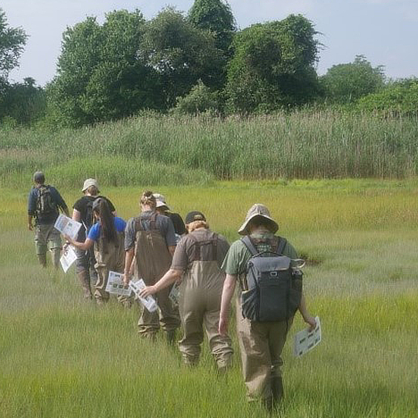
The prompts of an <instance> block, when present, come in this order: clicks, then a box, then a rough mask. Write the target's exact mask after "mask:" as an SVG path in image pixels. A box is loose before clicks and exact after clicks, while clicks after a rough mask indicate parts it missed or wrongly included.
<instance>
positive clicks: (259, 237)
mask: <svg viewBox="0 0 418 418" xmlns="http://www.w3.org/2000/svg"><path fill="white" fill-rule="evenodd" d="M278 228H279V227H278V224H277V223H276V221H274V220H273V219H272V218H271V216H270V212H269V210H268V209H267V207H265V206H264V205H261V204H255V205H253V206H252V207H251V208H250V210H249V211H248V213H247V216H246V218H245V222H244V223H243V225H242V226H241V228H240V229H239V231H238V232H239V233H240V234H241V235H245V236H248V237H249V240H248V241H247V240H246V239H243V240H238V241H235V242H234V243H233V244H232V245H231V248H230V249H229V251H228V254H227V256H226V258H225V260H224V263H223V265H222V268H223V270H224V271H225V272H226V279H225V282H224V286H223V292H222V302H221V311H220V318H219V333H220V334H221V335H225V334H226V332H227V330H228V319H229V315H228V311H229V306H230V303H231V299H232V297H233V294H234V291H235V287H236V284H237V281H239V283H240V291H239V296H240V297H239V298H238V300H237V309H236V318H237V331H238V340H239V346H240V351H241V359H242V371H243V375H244V381H245V385H246V388H247V396H248V399H249V401H254V400H262V402H263V404H264V405H265V406H266V407H267V408H268V409H269V410H272V408H273V407H274V406H277V405H278V404H279V403H280V401H281V399H282V397H283V381H282V374H281V366H282V364H283V361H282V358H281V353H282V349H283V346H284V344H285V341H286V337H287V333H288V331H289V328H290V326H291V324H292V321H293V316H291V317H290V318H288V319H287V320H275V321H269V322H263V321H256V320H250V319H248V318H246V317H244V315H243V304H242V294H244V293H245V291H246V289H248V286H249V283H248V280H247V278H248V275H247V272H248V269H249V268H251V267H250V266H249V265H248V264H247V263H248V262H249V260H250V259H251V258H252V257H253V253H255V254H256V256H272V253H274V254H275V255H276V256H277V255H278V254H281V255H283V256H287V257H288V258H289V259H292V260H295V259H297V253H296V250H295V249H294V248H293V246H292V245H291V244H290V243H289V242H288V241H286V240H285V239H284V238H281V237H278V236H275V235H274V234H275V233H276V232H277V230H278ZM266 261H267V260H266ZM273 273H274V274H272V275H271V277H272V278H274V277H275V275H276V274H277V272H273ZM272 278H270V280H273V279H272ZM292 286H293V284H292ZM298 286H300V289H299V290H300V293H299V299H297V302H296V304H295V305H296V306H295V309H297V308H298V309H299V312H300V313H301V314H302V317H303V319H304V321H305V322H306V323H307V324H309V326H310V327H311V329H313V328H314V327H315V325H316V324H315V319H314V318H313V317H312V316H310V314H309V313H308V310H307V308H306V302H305V298H304V297H303V295H302V293H301V292H302V283H301V278H300V282H299V285H298ZM275 300H276V299H273V304H274V303H275ZM247 302H249V300H248V299H246V303H247ZM293 314H294V311H293V312H292V313H291V315H293Z"/></svg>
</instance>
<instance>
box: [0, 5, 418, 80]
mask: <svg viewBox="0 0 418 418" xmlns="http://www.w3.org/2000/svg"><path fill="white" fill-rule="evenodd" d="M192 4H193V0H172V1H169V0H167V1H166V0H162V1H161V0H146V1H142V0H136V1H133V0H36V1H35V0H1V2H0V8H2V9H3V11H4V12H5V13H6V16H7V20H8V23H9V25H10V26H12V27H22V28H23V29H24V30H25V32H26V33H27V35H29V39H28V42H27V45H26V48H25V52H24V53H23V55H22V57H21V60H20V68H19V69H18V70H14V71H13V72H12V73H11V76H10V79H11V80H12V81H21V80H22V79H23V78H25V77H32V78H34V79H35V80H36V82H37V83H38V84H40V85H45V83H47V82H48V81H50V80H51V79H52V78H53V77H54V75H55V73H56V63H57V58H58V56H59V54H60V50H61V38H62V33H63V31H64V30H65V29H66V27H67V26H73V25H74V24H76V23H78V22H81V21H83V20H84V19H85V18H86V17H87V16H96V17H98V19H99V21H101V22H102V21H103V20H104V15H105V13H107V12H110V11H113V10H118V9H127V10H129V11H133V10H134V9H139V10H140V11H141V12H142V13H143V14H144V16H145V18H146V19H151V18H153V17H154V16H155V15H156V14H157V13H158V12H159V11H160V10H161V9H162V8H163V7H165V6H167V5H173V6H175V7H176V8H177V9H178V10H180V11H184V12H187V10H188V9H189V8H190V6H191V5H192ZM229 4H230V5H231V8H232V12H233V14H234V16H235V19H236V21H237V24H238V26H239V28H241V29H243V28H245V27H247V26H249V25H251V24H253V23H259V22H266V21H269V20H281V19H284V18H285V17H286V16H288V15H289V14H291V13H294V14H297V13H300V14H302V15H304V16H305V17H307V18H308V19H310V20H311V21H312V22H313V23H314V24H315V29H316V30H317V31H318V32H321V35H318V40H319V41H320V42H321V43H322V44H324V49H323V50H322V51H321V53H320V59H319V63H318V73H319V74H324V73H325V72H326V71H327V69H328V68H330V67H331V66H333V65H335V64H342V63H347V62H352V61H353V60H354V58H355V56H356V55H365V56H366V58H367V59H368V60H369V61H370V62H371V63H372V65H373V66H377V65H384V66H385V73H386V75H387V76H388V77H392V78H401V77H410V76H418V52H417V51H418V47H417V41H418V0H230V1H229Z"/></svg>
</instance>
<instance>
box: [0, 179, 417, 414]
mask: <svg viewBox="0 0 418 418" xmlns="http://www.w3.org/2000/svg"><path fill="white" fill-rule="evenodd" d="M12 186H14V185H12ZM141 190H142V188H140V187H138V186H137V187H127V188H121V187H112V188H109V187H106V188H104V189H103V190H102V191H103V193H104V194H105V195H106V196H108V197H109V198H111V200H112V201H113V202H114V203H115V205H116V208H117V210H118V213H119V214H120V216H122V217H123V218H125V219H126V218H128V217H130V216H133V215H134V214H136V213H137V212H138V197H139V194H140V192H141ZM0 191H1V193H0V265H1V269H0V321H1V322H0V416H1V417H2V418H26V417H27V418H76V417H77V418H79V417H92V418H97V417H99V418H114V417H118V418H119V417H122V418H125V417H126V418H131V417H152V418H160V417H161V418H165V417H172V418H184V417H187V418H189V417H190V418H207V417H220V418H230V417H243V418H247V417H254V418H255V417H267V414H266V413H265V412H264V411H263V409H262V408H261V407H260V406H259V405H247V403H246V401H245V390H244V384H243V382H242V376H241V371H240V360H239V352H238V345H237V341H236V336H235V329H234V324H233V323H232V326H231V334H232V336H233V342H234V346H235V349H236V354H235V364H234V367H233V370H232V371H231V373H230V374H229V375H228V376H227V378H226V379H219V378H218V377H217V376H216V373H215V369H214V363H213V360H212V358H211V356H210V354H209V353H208V349H207V344H206V343H205V345H204V350H203V353H202V359H201V360H202V361H201V364H200V365H199V367H197V368H196V369H193V370H190V369H187V368H185V367H184V366H183V365H182V363H181V359H180V355H179V353H178V351H177V350H176V349H170V348H169V347H167V346H166V344H165V341H164V338H163V337H162V336H161V338H160V339H158V340H157V341H156V343H155V344H151V343H149V342H147V341H143V340H141V339H140V338H139V336H138V335H137V332H136V321H137V318H138V315H139V310H138V309H137V308H135V309H132V310H124V309H123V308H122V307H121V306H120V305H119V304H118V303H117V302H116V301H112V302H111V303H110V304H109V305H107V306H105V307H103V309H99V308H98V307H97V306H95V305H94V303H86V302H85V301H84V300H83V299H82V292H81V289H80V287H79V285H78V283H77V281H76V278H75V275H74V271H73V270H72V269H71V271H70V272H69V273H68V274H67V275H64V274H62V272H60V273H59V274H54V273H53V272H52V271H51V270H46V271H45V270H42V269H41V268H40V267H39V266H38V265H37V263H36V256H35V253H34V245H33V234H32V233H30V232H29V231H26V230H25V222H24V211H25V204H26V198H27V196H26V189H22V188H19V187H10V188H7V189H4V188H3V189H1V190H0ZM156 191H157V190H156ZM158 191H159V192H161V193H163V194H165V195H166V197H167V199H168V203H169V204H170V206H172V207H173V209H174V210H176V211H178V212H180V213H181V214H182V215H184V214H185V213H186V212H187V211H189V210H194V209H198V210H202V211H203V212H204V213H205V214H206V216H207V218H208V221H209V223H210V224H211V227H212V228H213V230H215V231H217V232H219V233H223V234H224V235H226V236H227V237H228V239H229V240H230V241H232V240H235V239H237V237H238V235H237V232H236V231H237V229H238V227H239V226H240V224H241V222H242V221H243V219H244V217H245V213H246V211H247V209H248V208H249V206H251V205H252V204H253V203H255V202H262V203H265V204H267V205H268V206H269V208H270V210H271V213H272V216H273V217H274V218H275V219H276V220H277V221H278V222H279V225H280V230H279V234H281V235H283V236H285V237H287V238H288V240H289V241H290V242H292V244H294V245H295V247H296V248H297V249H298V250H299V252H300V253H301V254H302V255H303V256H304V257H306V258H307V259H308V261H309V262H308V266H307V267H306V269H305V276H304V278H305V279H304V280H305V285H304V286H305V293H306V296H307V299H308V304H309V307H310V311H311V313H312V314H317V315H319V316H320V318H321V322H322V326H323V341H322V343H321V344H320V345H319V346H318V347H317V348H315V349H314V350H313V351H312V352H310V353H308V354H307V355H305V356H304V357H301V358H294V357H293V356H292V353H291V344H292V337H293V335H294V333H295V332H296V331H298V330H300V329H302V328H303V327H304V324H303V323H302V321H301V319H300V317H299V316H298V317H297V318H296V320H295V323H294V324H293V326H292V329H291V331H290V334H289V337H288V342H287V344H286V347H285V350H284V353H283V359H284V368H283V372H284V382H285V391H286V398H285V402H284V412H283V414H282V415H283V416H286V417H289V418H317V417H321V418H329V417H338V418H358V417H373V418H405V417H408V418H410V417H411V418H412V417H416V416H417V411H418V397H417V387H418V377H417V373H416V371H417V370H418V357H417V355H416V354H417V348H416V342H417V328H416V325H417V323H418V310H417V309H416V307H417V304H418V273H417V269H416V254H417V252H418V241H417V239H416V236H417V225H418V223H417V213H418V199H417V198H416V196H417V194H418V183H417V180H410V181H376V180H341V181H326V180H320V181H318V180H317V181H302V180H297V181H289V182H285V181H280V182H272V181H268V182H267V181H266V182H258V183H244V182H219V183H215V184H214V185H211V186H205V187H202V186H200V187H197V186H190V185H189V186H184V187H181V188H179V187H177V186H160V187H159V188H158ZM61 192H62V194H63V196H64V197H65V199H66V200H67V202H68V203H69V204H71V203H72V202H73V201H74V200H75V199H76V198H78V197H79V195H80V192H77V191H75V190H74V189H71V190H70V189H63V190H61ZM19 214H21V215H22V216H21V217H20V215H19ZM20 219H21V220H20Z"/></svg>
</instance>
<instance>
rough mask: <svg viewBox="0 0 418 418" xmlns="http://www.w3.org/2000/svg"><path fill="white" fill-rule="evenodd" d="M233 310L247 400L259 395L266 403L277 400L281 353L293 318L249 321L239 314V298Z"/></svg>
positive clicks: (256, 397) (279, 397) (279, 386)
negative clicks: (287, 319)
mask: <svg viewBox="0 0 418 418" xmlns="http://www.w3.org/2000/svg"><path fill="white" fill-rule="evenodd" d="M236 312H237V332H238V340H239V345H240V349H241V360H242V372H243V375H244V382H245V385H246V387H247V396H248V400H249V401H253V400H257V399H260V398H261V399H262V400H263V402H264V403H265V405H266V406H268V404H270V403H271V404H273V403H278V402H280V400H281V399H282V397H283V382H282V377H281V366H282V364H283V361H282V358H281V353H282V350H283V347H284V344H285V342H286V336H287V332H288V330H289V328H290V326H291V324H292V321H293V319H290V320H289V321H277V322H256V321H250V320H249V319H246V318H243V316H242V312H241V305H240V302H239V301H238V303H237V310H236Z"/></svg>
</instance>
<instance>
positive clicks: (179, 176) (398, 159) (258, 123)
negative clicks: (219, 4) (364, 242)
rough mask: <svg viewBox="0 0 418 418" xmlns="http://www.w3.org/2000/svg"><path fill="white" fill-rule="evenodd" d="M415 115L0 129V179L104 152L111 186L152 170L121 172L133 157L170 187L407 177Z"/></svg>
mask: <svg viewBox="0 0 418 418" xmlns="http://www.w3.org/2000/svg"><path fill="white" fill-rule="evenodd" d="M417 122H418V120H417V118H401V117H398V118H396V117H392V118H379V117H377V116H373V115H370V114H359V113H344V112H338V111H331V110H329V111H315V112H314V111H308V110H305V111H299V112H293V113H290V114H286V113H281V114H276V115H269V116H254V117H250V118H238V117H230V118H226V119H220V118H218V119H217V118H212V117H209V116H205V115H202V116H198V117H174V116H161V115H160V116H158V115H142V116H138V117H134V118H130V119H126V120H123V121H119V122H114V123H106V124H101V125H97V126H94V127H85V128H81V129H78V130H71V129H63V130H53V131H52V130H49V131H48V130H47V131H45V130H41V129H29V130H24V129H23V130H12V131H0V181H1V183H2V184H3V185H4V184H7V183H8V182H10V176H13V175H16V174H17V175H18V176H25V177H27V176H28V175H29V174H30V171H33V170H34V169H35V168H36V169H43V170H45V171H47V170H49V169H52V168H53V167H56V166H59V165H61V164H63V163H66V167H67V168H68V170H69V172H71V171H73V172H74V171H77V170H78V169H77V167H76V166H77V161H78V160H80V159H82V160H83V161H88V160H95V161H96V162H97V164H99V162H100V161H101V159H107V158H111V159H114V158H117V159H116V160H115V162H116V163H115V164H114V165H113V168H112V170H111V171H109V170H108V171H109V175H107V176H105V179H104V180H105V181H106V182H107V184H109V185H112V184H117V178H118V177H122V178H124V179H126V181H127V182H128V184H135V182H137V181H138V180H140V179H142V178H144V177H146V175H147V174H145V173H144V175H142V176H139V177H136V178H134V180H133V181H130V180H129V176H126V175H125V172H126V171H127V168H126V167H129V169H130V170H131V173H132V174H131V176H133V177H134V173H133V172H134V171H135V170H134V168H135V166H133V165H132V164H133V163H132V162H136V164H137V165H140V166H144V167H147V166H151V165H152V170H148V174H150V173H151V171H158V170H161V171H162V174H161V176H160V177H161V178H156V176H155V175H154V176H151V177H152V179H153V180H152V183H154V184H164V182H166V181H169V180H167V179H168V178H170V176H172V177H174V178H176V180H175V181H174V182H173V183H172V184H182V183H184V184H190V183H191V182H193V179H195V181H197V182H200V183H205V182H207V181H210V179H211V178H216V179H237V180H262V179H273V180H274V179H280V178H284V179H295V178H299V179H308V178H309V179H312V178H318V179H321V178H347V177H350V178H364V177H372V178H409V177H413V176H415V175H417V170H418V143H417V142H418V123H417ZM72 165H74V166H73V167H72ZM119 170H120V171H121V172H119ZM144 170H146V168H145V169H144ZM185 170H187V171H188V172H190V175H189V178H187V176H185ZM192 170H193V171H192ZM60 174H64V172H63V171H62V170H61V171H60ZM79 177H80V178H81V177H82V176H81V173H80V176H79ZM80 178H77V179H75V178H74V177H72V180H71V181H73V180H77V181H80ZM71 181H69V183H70V182H71ZM22 182H23V181H22Z"/></svg>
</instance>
